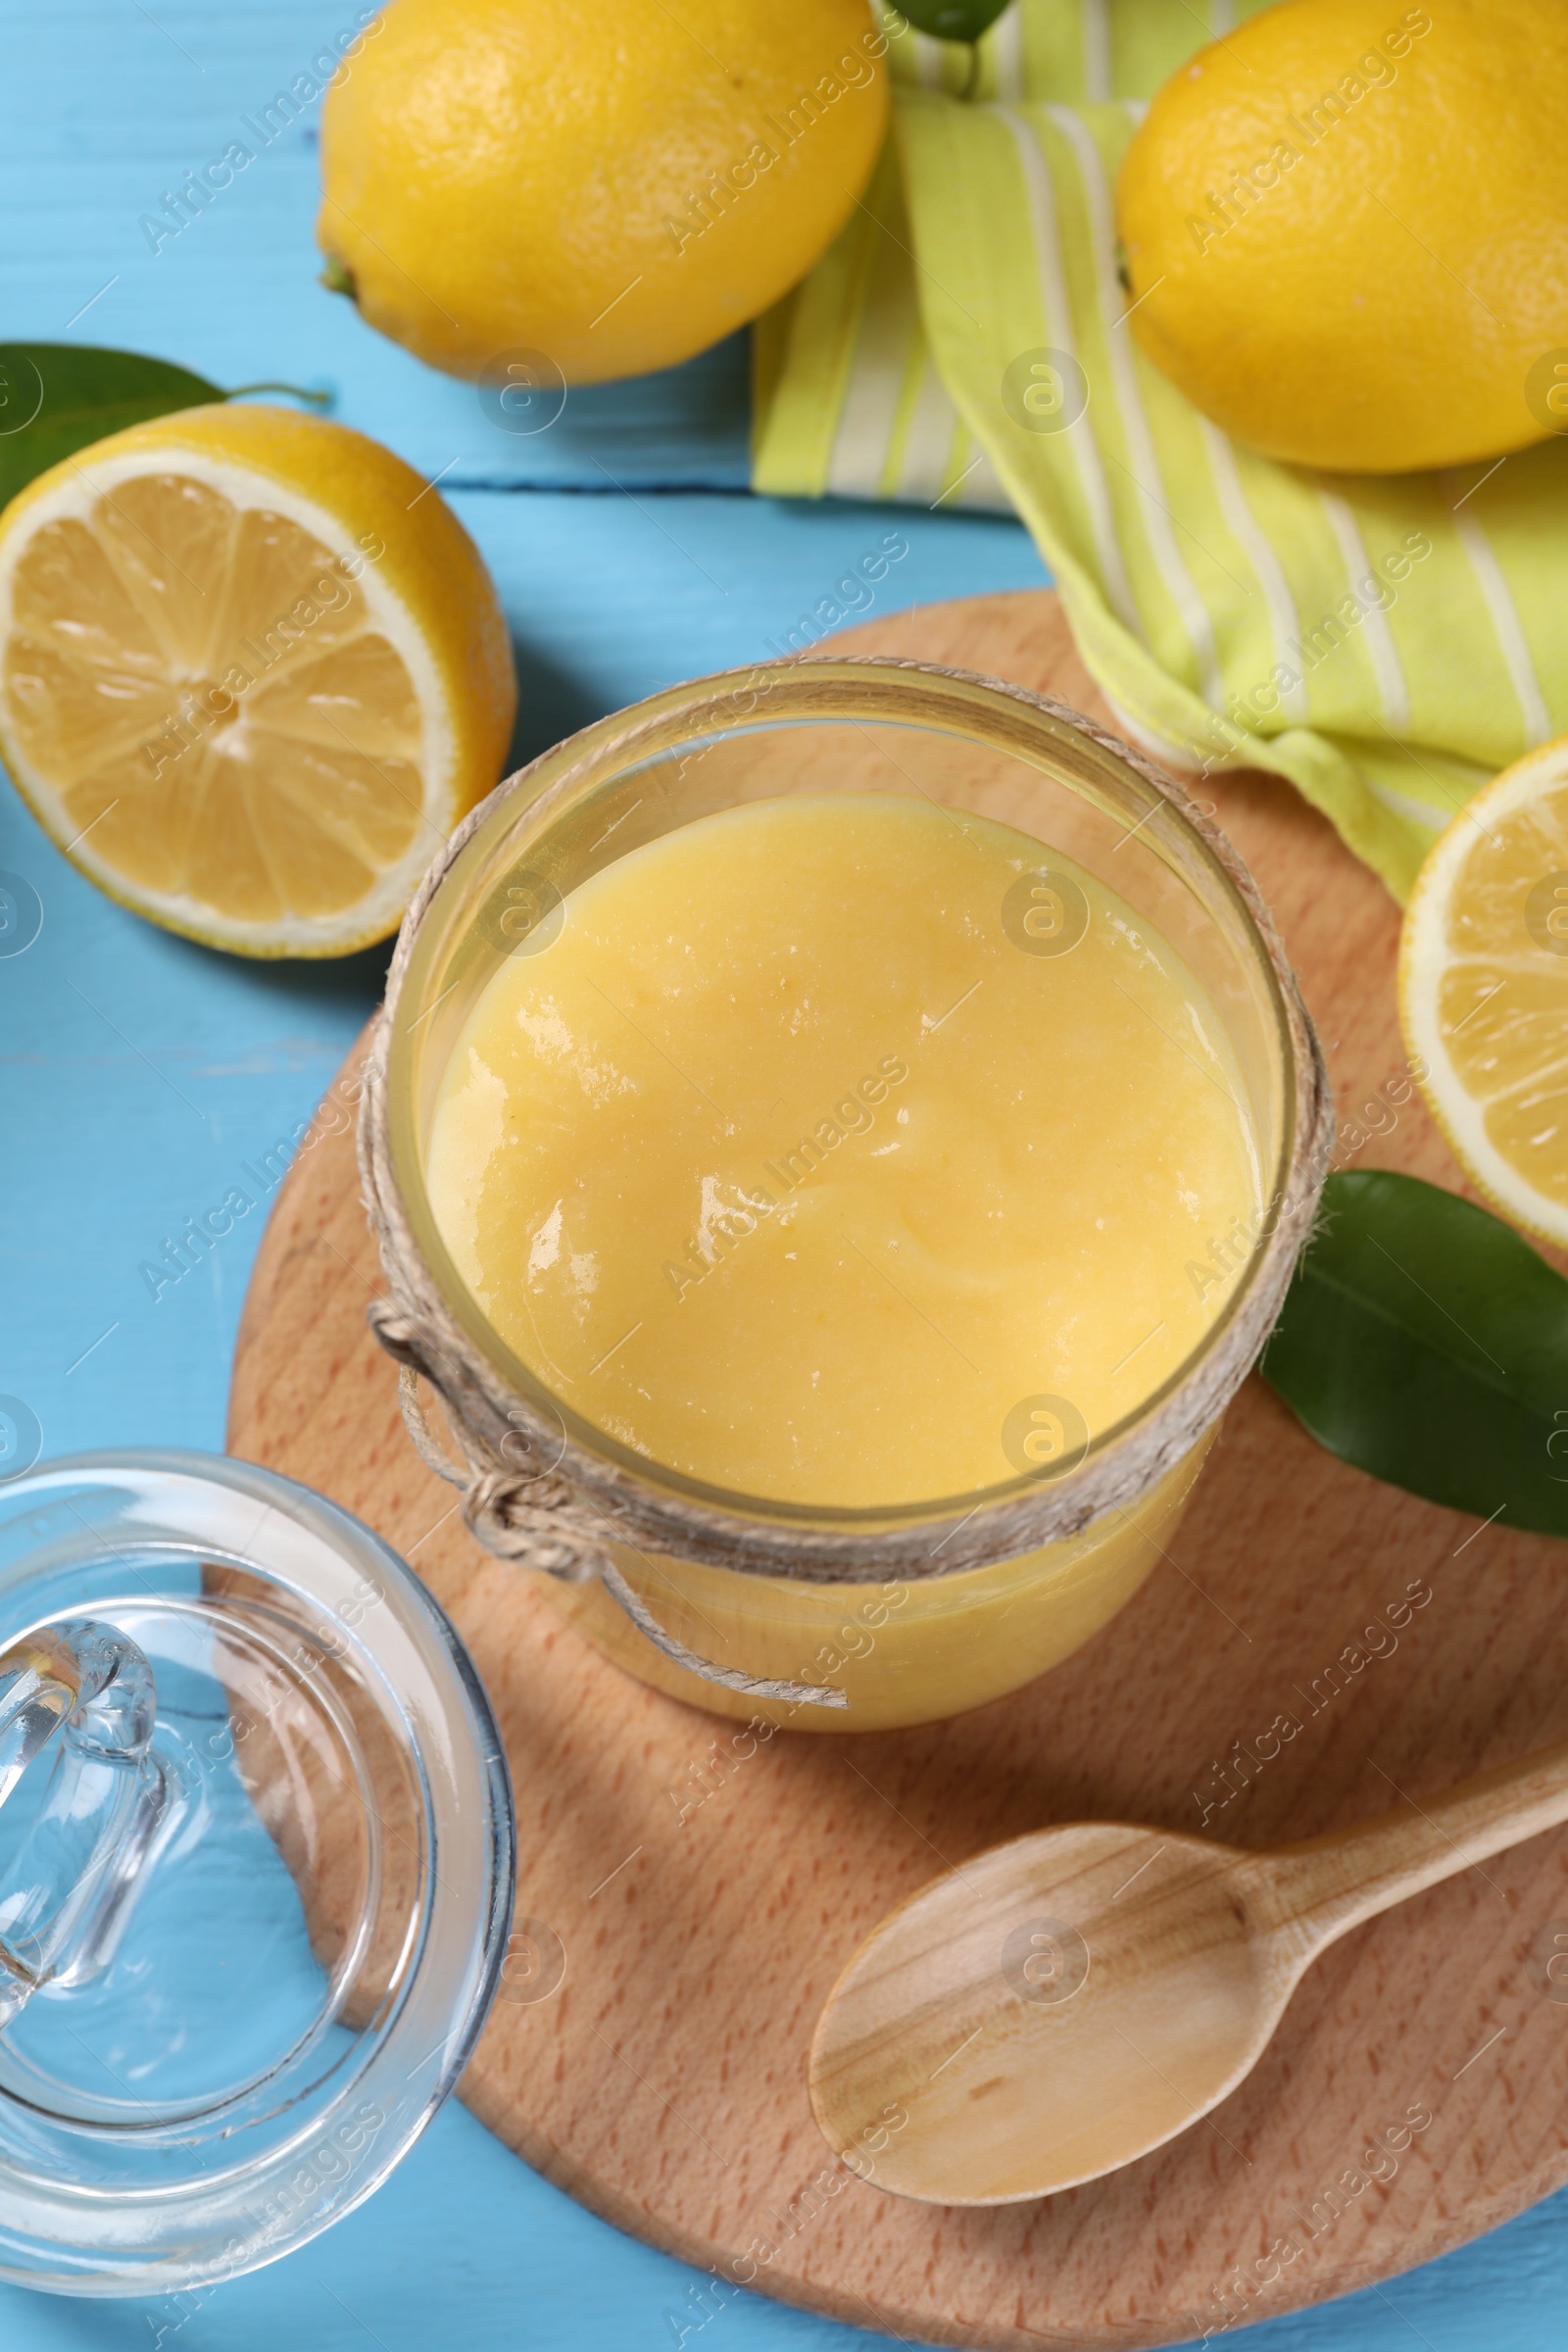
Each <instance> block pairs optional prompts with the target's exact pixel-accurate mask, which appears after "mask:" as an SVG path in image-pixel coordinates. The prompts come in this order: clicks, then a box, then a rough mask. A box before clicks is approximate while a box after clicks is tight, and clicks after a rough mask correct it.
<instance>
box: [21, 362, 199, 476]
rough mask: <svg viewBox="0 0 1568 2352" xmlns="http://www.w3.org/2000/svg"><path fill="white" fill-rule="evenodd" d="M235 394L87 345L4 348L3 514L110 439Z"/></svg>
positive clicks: (180, 371) (185, 373) (164, 365)
mask: <svg viewBox="0 0 1568 2352" xmlns="http://www.w3.org/2000/svg"><path fill="white" fill-rule="evenodd" d="M227 398H228V394H227V393H226V392H223V391H221V390H220V388H219V386H218V385H217V384H210V383H209V382H208V381H207V378H206V377H205V376H203V375H192V373H191V371H190V369H189V368H174V367H172V366H171V365H170V363H169V361H167V360H148V359H143V358H142V357H141V355H140V354H139V353H138V352H134V351H103V350H99V349H97V348H95V347H94V346H93V345H92V344H83V343H0V507H4V506H5V505H7V504H8V502H9V501H10V500H11V499H13V498H15V497H16V495H17V492H18V491H19V490H21V489H23V488H24V487H25V485H26V484H27V483H28V482H30V481H31V480H32V478H33V475H34V474H37V473H43V472H44V471H46V470H47V468H48V467H49V466H58V465H59V463H60V461H61V459H62V458H69V457H73V456H74V455H75V453H76V451H77V450H78V449H85V448H86V447H87V446H88V444H89V443H90V442H93V441H101V440H102V439H103V438H104V435H105V434H106V433H118V432H120V431H121V430H123V427H124V426H125V425H127V424H140V423H142V422H143V421H144V420H145V419H146V418H147V417H166V416H168V415H169V413H170V411H171V410H172V409H194V408H198V407H200V406H201V405H202V404H203V403H205V402H207V401H212V400H226V399H227Z"/></svg>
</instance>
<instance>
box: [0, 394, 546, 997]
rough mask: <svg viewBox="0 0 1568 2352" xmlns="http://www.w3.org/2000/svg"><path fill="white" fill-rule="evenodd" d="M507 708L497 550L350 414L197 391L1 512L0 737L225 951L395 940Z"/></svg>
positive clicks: (98, 864)
mask: <svg viewBox="0 0 1568 2352" xmlns="http://www.w3.org/2000/svg"><path fill="white" fill-rule="evenodd" d="M515 706H516V683H515V676H514V672H513V666H512V653H511V647H510V645H509V642H508V638H507V631H506V624H505V621H504V619H503V616H502V613H501V608H500V604H499V602H498V600H497V597H496V592H495V587H494V584H493V583H492V581H491V579H490V576H489V574H488V572H487V571H486V569H485V567H484V564H483V561H482V560H481V558H480V556H479V553H478V550H477V549H476V548H475V547H474V545H473V543H472V541H471V540H470V539H469V537H468V535H467V533H466V531H465V530H464V528H463V526H462V524H461V523H460V522H459V521H458V519H457V517H456V515H453V514H452V512H451V510H450V509H449V508H448V507H446V506H444V505H443V503H442V501H441V500H440V498H439V497H438V496H437V495H436V493H435V492H434V491H433V490H432V489H430V488H429V486H428V485H427V484H426V483H424V482H422V481H421V479H420V477H419V476H418V475H417V473H415V472H414V471H413V470H412V468H411V467H409V466H405V465H404V464H403V463H402V461H401V460H400V459H398V458H395V457H393V456H392V454H391V452H390V451H389V450H385V449H383V448H381V447H380V445H379V444H378V443H377V442H374V441H369V440H367V439H366V437H365V436H364V435H363V434H362V433H356V432H351V431H350V430H348V428H347V427H346V426H343V425H339V424H329V423H327V422H325V421H324V420H323V419H321V418H319V417H303V416H298V415H295V414H293V413H291V412H289V411H286V410H282V409H272V408H262V407H243V406H237V405H230V406H215V407H211V408H201V409H187V410H184V411H182V412H181V413H180V414H179V415H177V416H172V417H158V418H156V419H155V420H154V421H153V422H151V423H149V424H140V425H134V426H132V427H131V429H130V430H129V431H128V432H123V433H116V434H113V435H112V436H111V437H110V438H109V439H108V440H106V441H99V442H97V443H96V444H94V446H93V447H92V448H90V449H86V450H83V451H81V452H80V453H79V454H78V455H77V456H75V457H73V458H68V459H67V460H66V461H65V463H64V464H63V465H60V466H54V467H52V468H51V470H50V471H49V472H47V473H44V474H40V475H39V477H38V479H37V480H36V481H34V482H31V483H29V484H28V486H27V488H26V489H25V490H24V491H23V492H22V493H21V495H20V496H19V497H18V498H16V499H14V500H13V501H12V503H11V505H10V506H9V507H8V508H7V509H6V511H5V514H4V515H3V517H0V754H3V756H4V759H5V762H6V765H7V767H8V768H9V769H10V771H11V774H12V776H13V777H14V778H15V780H16V782H17V784H18V786H19V788H20V789H21V791H22V793H23V795H24V797H25V799H26V801H27V802H28V804H29V806H30V807H31V809H32V810H33V813H34V814H35V815H36V816H37V818H38V820H39V822H40V823H41V824H42V825H43V827H44V829H45V831H46V832H47V833H48V834H49V835H50V836H51V838H52V839H53V840H54V841H55V842H56V843H58V845H59V847H60V848H61V849H62V850H63V851H64V852H65V854H66V855H67V857H69V858H71V859H72V860H73V862H74V863H75V864H76V865H78V866H79V867H80V868H81V870H82V871H83V872H84V873H85V874H87V875H89V876H90V877H91V879H92V880H93V881H94V882H96V883H98V884H100V885H101V887H102V888H103V889H104V890H106V891H108V892H109V893H110V895H111V896H112V897H114V898H116V899H119V900H121V901H122V902H123V904H124V905H126V906H128V907H134V908H135V910H136V911H137V913H139V914H144V915H147V916H149V917H150V918H151V919H152V920H153V921H154V922H156V923H162V924H164V925H166V926H167V927H168V928H169V929H170V930H172V931H181V932H184V933H186V934H187V935H188V936H190V937H191V938H194V939H199V940H203V941H205V942H206V943H207V944H208V945H209V946H212V947H220V948H228V949H231V950H234V951H236V952H238V953H239V954H241V955H245V956H344V955H347V954H349V953H350V951H351V950H353V949H355V948H361V947H366V946H368V944H369V943H370V942H371V941H373V940H377V939H384V938H385V937H386V935H387V934H388V932H390V931H393V930H395V929H396V927H397V924H398V920H399V918H400V916H401V915H402V912H403V909H404V907H406V906H407V904H408V902H409V899H410V898H411V896H412V895H413V892H414V889H415V886H416V884H417V882H418V879H419V877H420V875H421V874H422V873H423V871H424V869H425V867H426V866H427V865H428V864H429V862H430V860H431V858H432V857H433V856H434V855H435V853H436V851H437V850H438V849H439V848H440V846H441V844H442V842H443V841H444V840H445V839H446V837H447V835H448V834H449V833H450V832H451V831H452V829H453V827H454V826H455V825H456V823H457V822H458V820H459V818H460V817H462V816H464V815H466V812H467V810H468V809H471V808H472V807H473V806H474V804H475V802H477V801H479V800H481V799H482V798H483V796H484V795H485V793H487V792H488V791H489V790H490V788H491V786H492V785H493V784H494V783H495V782H496V780H497V777H498V776H499V775H500V772H501V766H502V762H503V760H504V759H505V756H506V751H507V745H508V742H509V740H510V737H511V733H512V721H513V716H514V713H515Z"/></svg>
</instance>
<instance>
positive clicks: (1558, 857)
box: [1399, 736, 1568, 1244]
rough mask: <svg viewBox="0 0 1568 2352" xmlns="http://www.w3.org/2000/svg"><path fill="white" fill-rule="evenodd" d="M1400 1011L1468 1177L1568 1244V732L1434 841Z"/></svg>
mask: <svg viewBox="0 0 1568 2352" xmlns="http://www.w3.org/2000/svg"><path fill="white" fill-rule="evenodd" d="M1399 1018H1400V1022H1401V1024H1402V1026H1403V1029H1404V1036H1405V1043H1406V1045H1407V1046H1408V1047H1409V1050H1410V1054H1411V1056H1412V1059H1414V1060H1415V1064H1416V1068H1417V1071H1418V1072H1420V1071H1421V1070H1422V1065H1423V1064H1424V1065H1425V1072H1424V1075H1422V1076H1421V1078H1420V1084H1421V1089H1422V1092H1423V1093H1424V1094H1425V1096H1426V1098H1427V1101H1428V1102H1429V1103H1431V1105H1432V1109H1433V1112H1434V1114H1435V1116H1436V1118H1437V1120H1438V1123H1439V1125H1440V1126H1441V1127H1442V1129H1443V1131H1444V1133H1445V1135H1446V1137H1447V1139H1448V1142H1449V1143H1450V1144H1451V1146H1452V1147H1453V1153H1454V1157H1455V1158H1456V1159H1457V1160H1458V1161H1459V1163H1460V1165H1461V1166H1462V1167H1463V1169H1464V1171H1465V1173H1466V1175H1468V1176H1469V1177H1470V1178H1471V1179H1472V1181H1473V1182H1474V1183H1475V1184H1476V1185H1478V1186H1479V1187H1480V1189H1481V1191H1482V1192H1484V1193H1485V1194H1487V1196H1488V1197H1489V1199H1491V1200H1492V1201H1494V1202H1495V1204H1496V1206H1497V1207H1498V1208H1499V1209H1500V1210H1501V1211H1502V1213H1503V1215H1504V1216H1507V1217H1511V1218H1512V1219H1513V1220H1514V1222H1515V1223H1516V1224H1519V1225H1524V1226H1526V1227H1528V1228H1529V1230H1530V1231H1531V1232H1533V1233H1537V1234H1540V1235H1541V1236H1543V1238H1544V1239H1545V1240H1546V1241H1550V1242H1557V1243H1562V1244H1568V736H1563V737H1561V738H1560V739H1559V740H1558V741H1557V742H1556V743H1548V744H1546V745H1545V746H1544V749H1543V750H1541V751H1538V752H1531V753H1530V754H1529V755H1528V757H1527V758H1525V759H1523V760H1519V761H1517V762H1516V764H1515V765H1514V766H1512V767H1510V768H1505V769H1504V770H1503V772H1502V774H1501V775H1500V776H1496V777H1495V778H1494V779H1493V781H1492V783H1490V784H1489V785H1488V786H1487V788H1486V790H1485V791H1484V792H1481V793H1478V794H1477V796H1476V798H1475V799H1474V800H1473V801H1471V802H1470V803H1469V804H1468V805H1467V807H1466V808H1465V809H1463V810H1462V811H1461V812H1460V814H1459V815H1458V816H1456V817H1455V818H1454V820H1453V823H1452V824H1451V825H1450V826H1449V827H1448V829H1447V831H1446V833H1445V834H1444V835H1443V836H1442V838H1441V840H1439V841H1438V842H1437V843H1436V844H1435V846H1434V847H1433V849H1432V851H1431V853H1430V854H1429V856H1428V858H1427V860H1426V863H1425V864H1424V865H1423V866H1422V868H1421V872H1420V875H1419V876H1418V878H1417V881H1416V886H1415V891H1414V893H1413V895H1412V897H1411V900H1410V904H1409V906H1408V907H1407V908H1406V910H1405V917H1404V934H1403V937H1402V939H1401V942H1400V947H1399Z"/></svg>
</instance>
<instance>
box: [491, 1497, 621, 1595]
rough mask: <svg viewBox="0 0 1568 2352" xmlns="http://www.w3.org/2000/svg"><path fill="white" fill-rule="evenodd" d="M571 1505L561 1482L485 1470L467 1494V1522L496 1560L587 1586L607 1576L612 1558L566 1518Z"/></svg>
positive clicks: (568, 1582) (565, 1581)
mask: <svg viewBox="0 0 1568 2352" xmlns="http://www.w3.org/2000/svg"><path fill="white" fill-rule="evenodd" d="M570 1504H571V1489H570V1488H569V1487H568V1486H567V1484H566V1482H565V1480H564V1479H563V1478H556V1477H554V1476H550V1477H545V1478H522V1477H519V1476H518V1475H517V1473H516V1472H515V1471H512V1470H482V1471H480V1473H479V1475H478V1477H477V1478H475V1479H474V1480H473V1482H472V1484H471V1485H470V1486H469V1487H468V1488H467V1489H466V1492H465V1494H464V1497H463V1518H464V1524H465V1525H466V1528H467V1530H468V1533H469V1534H470V1535H471V1536H472V1537H473V1538H474V1539H475V1541H476V1542H478V1543H480V1544H483V1545H484V1547H485V1549H486V1551H490V1552H494V1553H495V1555H496V1557H497V1558H498V1559H502V1560H518V1561H520V1562H521V1563H522V1564H523V1566H524V1567H527V1568H537V1569H538V1570H540V1572H541V1573H542V1574H543V1575H545V1576H556V1577H560V1578H561V1579H562V1580H563V1581H564V1583H566V1584H572V1585H581V1584H587V1583H589V1582H590V1581H591V1579H592V1578H594V1577H596V1576H603V1574H604V1572H605V1570H606V1568H607V1567H609V1566H610V1565H611V1562H610V1556H609V1554H608V1552H606V1551H604V1550H602V1549H601V1548H600V1546H599V1545H598V1544H594V1543H593V1542H592V1541H591V1540H587V1541H585V1540H584V1537H583V1536H582V1534H581V1533H580V1532H579V1531H578V1530H577V1529H575V1528H574V1527H573V1526H572V1525H571V1523H570V1521H569V1519H567V1518H565V1517H564V1513H565V1512H566V1511H567V1510H569V1508H570Z"/></svg>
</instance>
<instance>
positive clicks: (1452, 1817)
mask: <svg viewBox="0 0 1568 2352" xmlns="http://www.w3.org/2000/svg"><path fill="white" fill-rule="evenodd" d="M1400 1793H1401V1794H1402V1793H1403V1792H1402V1790H1401V1791H1400ZM1565 1821H1568V1740H1564V1741H1559V1742H1558V1743H1557V1744H1556V1745H1555V1746H1552V1747H1543V1748H1538V1749H1537V1750H1536V1752H1535V1754H1534V1755H1530V1756H1525V1757H1524V1758H1522V1759H1521V1760H1520V1761H1518V1762H1515V1763H1512V1764H1503V1765H1499V1766H1498V1767H1497V1768H1496V1769H1495V1771H1492V1772H1483V1773H1478V1774H1477V1775H1476V1777H1475V1779H1474V1780H1470V1781H1461V1782H1460V1783H1459V1785H1458V1787H1457V1788H1455V1789H1446V1791H1445V1792H1444V1793H1443V1794H1442V1795H1441V1796H1432V1797H1426V1798H1424V1799H1423V1800H1422V1801H1421V1802H1420V1804H1417V1803H1416V1802H1415V1800H1414V1799H1413V1798H1412V1799H1407V1800H1406V1802H1405V1804H1404V1805H1403V1806H1402V1807H1400V1808H1399V1810H1397V1811H1396V1812H1391V1813H1381V1814H1379V1815H1377V1816H1376V1818H1375V1819H1373V1820H1371V1821H1365V1822H1360V1823H1358V1824H1357V1825H1356V1826H1355V1827H1354V1828H1353V1829H1349V1830H1335V1831H1331V1832H1330V1833H1328V1835H1326V1836H1324V1837H1321V1838H1303V1839H1302V1840H1301V1842H1300V1843H1299V1844H1298V1845H1285V1846H1280V1847H1278V1848H1276V1850H1275V1851H1274V1852H1273V1853H1270V1854H1259V1855H1258V1856H1256V1858H1255V1859H1256V1864H1257V1866H1258V1867H1257V1876H1256V1880H1255V1882H1254V1886H1253V1889H1252V1899H1253V1902H1254V1905H1255V1906H1256V1907H1257V1909H1258V1910H1259V1911H1260V1912H1261V1913H1262V1914H1263V1916H1264V1918H1265V1919H1266V1920H1267V1921H1268V1924H1269V1925H1270V1926H1271V1927H1273V1928H1274V1929H1275V1930H1276V1931H1277V1932H1280V1933H1282V1934H1283V1935H1284V1936H1285V1938H1286V1940H1287V1941H1288V1942H1289V1943H1293V1944H1295V1943H1298V1941H1299V1943H1300V1944H1301V1945H1304V1947H1305V1948H1307V1949H1312V1950H1316V1949H1318V1948H1320V1947H1321V1946H1322V1945H1324V1944H1326V1943H1332V1942H1333V1941H1334V1939H1335V1937H1336V1936H1343V1935H1345V1934H1346V1932H1347V1931H1348V1929H1350V1928H1353V1927H1356V1926H1358V1925H1359V1923H1360V1922H1361V1921H1362V1920H1364V1919H1372V1918H1375V1917H1376V1915H1377V1913H1378V1912H1380V1911H1387V1910H1390V1909H1391V1908H1392V1907H1393V1905H1394V1904H1396V1903H1402V1902H1404V1901H1405V1900H1406V1899H1407V1898H1408V1897H1409V1896H1410V1895H1412V1894H1419V1893H1420V1892H1421V1890H1422V1888H1423V1887H1435V1886H1437V1884H1438V1882H1439V1881H1440V1880H1442V1879H1448V1878H1452V1877H1454V1875H1455V1874H1456V1873H1457V1872H1459V1871H1461V1870H1469V1869H1472V1868H1474V1866H1475V1865H1476V1864H1477V1863H1480V1862H1485V1861H1486V1860H1487V1859H1488V1858H1489V1856H1491V1855H1493V1854H1500V1853H1502V1852H1504V1851H1505V1849H1506V1848H1507V1847H1508V1846H1510V1845H1519V1844H1522V1843H1523V1841H1524V1840H1525V1838H1537V1837H1539V1836H1540V1835H1541V1833H1542V1832H1543V1831H1544V1830H1551V1829H1556V1828H1557V1827H1558V1825H1559V1824H1560V1823H1562V1822H1565Z"/></svg>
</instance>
